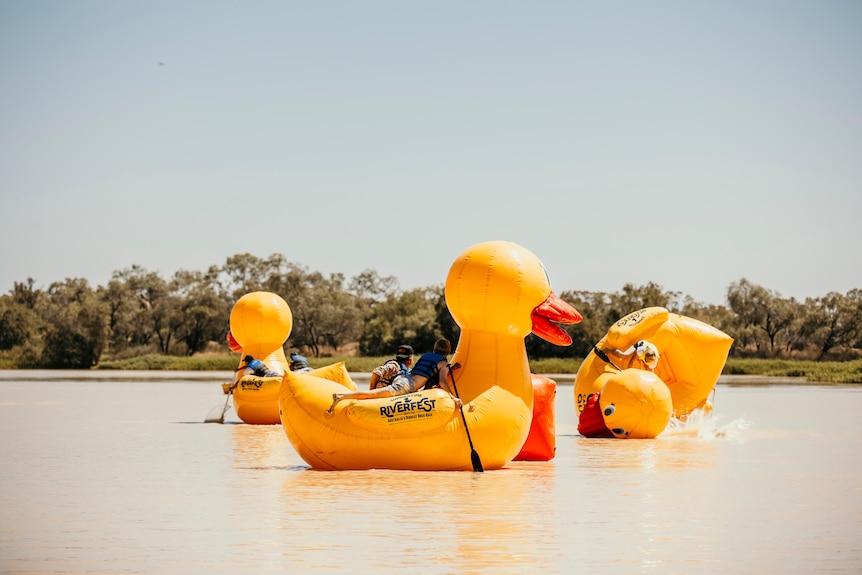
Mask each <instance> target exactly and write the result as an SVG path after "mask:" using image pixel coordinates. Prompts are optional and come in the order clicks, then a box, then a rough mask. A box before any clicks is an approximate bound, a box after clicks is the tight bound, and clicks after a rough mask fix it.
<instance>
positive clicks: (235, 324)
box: [226, 291, 356, 425]
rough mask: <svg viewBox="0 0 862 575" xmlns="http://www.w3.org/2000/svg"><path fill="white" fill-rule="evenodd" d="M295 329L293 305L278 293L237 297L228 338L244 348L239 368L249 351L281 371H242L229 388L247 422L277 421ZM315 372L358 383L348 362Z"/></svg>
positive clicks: (345, 383)
mask: <svg viewBox="0 0 862 575" xmlns="http://www.w3.org/2000/svg"><path fill="white" fill-rule="evenodd" d="M292 329H293V314H292V313H291V311H290V306H288V305H287V302H286V301H284V299H283V298H282V297H281V296H279V295H278V294H275V293H272V292H265V291H256V292H251V293H247V294H245V295H244V296H242V297H241V298H239V299H238V300H237V302H236V303H235V304H234V306H233V309H232V310H231V312H230V332H229V336H228V340H229V341H230V339H233V341H232V342H231V349H232V350H233V351H239V352H240V354H241V355H240V363H239V369H240V370H241V369H243V368H244V367H245V361H244V359H243V358H245V357H246V356H247V355H250V356H252V357H253V358H255V359H260V360H262V361H263V363H264V364H266V367H267V368H268V369H269V371H270V372H272V373H274V374H277V375H265V376H259V375H254V374H253V373H249V374H245V375H241V377H240V378H239V380H238V381H237V382H236V385H235V386H233V387H232V388H229V389H228V390H226V392H227V393H233V406H234V411H236V414H237V416H238V417H239V418H240V419H241V420H242V421H243V422H245V423H250V424H255V425H277V424H278V423H279V422H280V421H281V419H280V417H279V413H278V392H279V389H280V388H281V380H282V378H283V374H284V373H285V372H288V371H289V370H290V368H289V364H288V361H287V358H285V356H284V342H285V341H287V338H288V337H289V336H290V331H291V330H292ZM309 373H311V374H312V375H316V376H318V377H322V378H326V379H329V380H332V381H335V382H338V383H340V384H341V385H343V386H344V387H347V388H349V389H356V384H355V383H354V382H353V380H352V379H351V378H350V375H349V374H348V373H347V369H346V368H345V367H344V362H338V363H334V364H332V365H328V366H325V367H321V368H318V369H315V370H314V371H311V372H309Z"/></svg>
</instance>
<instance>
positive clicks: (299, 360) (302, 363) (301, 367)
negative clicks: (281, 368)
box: [290, 352, 314, 373]
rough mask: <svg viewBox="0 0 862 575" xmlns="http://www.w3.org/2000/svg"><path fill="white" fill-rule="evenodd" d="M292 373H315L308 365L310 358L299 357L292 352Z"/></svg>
mask: <svg viewBox="0 0 862 575" xmlns="http://www.w3.org/2000/svg"><path fill="white" fill-rule="evenodd" d="M290 371H295V372H297V373H304V372H308V371H314V370H313V369H312V368H311V367H310V366H309V365H308V358H306V357H304V356H301V355H299V354H298V353H296V352H291V354H290Z"/></svg>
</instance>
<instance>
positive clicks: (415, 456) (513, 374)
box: [279, 242, 581, 470]
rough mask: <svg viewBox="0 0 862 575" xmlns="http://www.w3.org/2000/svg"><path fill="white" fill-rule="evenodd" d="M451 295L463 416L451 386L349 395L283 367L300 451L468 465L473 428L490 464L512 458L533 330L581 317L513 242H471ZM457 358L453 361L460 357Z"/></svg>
mask: <svg viewBox="0 0 862 575" xmlns="http://www.w3.org/2000/svg"><path fill="white" fill-rule="evenodd" d="M446 303H447V305H448V306H449V310H450V311H451V312H452V316H453V317H454V319H455V321H456V322H457V323H458V325H459V326H460V327H461V339H460V341H459V342H458V346H457V349H456V350H455V354H454V357H453V362H454V363H460V364H461V368H460V369H455V370H453V374H454V377H455V379H456V387H457V390H458V392H459V395H460V397H461V399H462V401H463V402H464V405H463V412H464V420H462V418H461V417H460V413H459V410H458V408H457V407H456V405H455V403H454V401H453V400H452V398H451V397H450V396H449V394H447V393H446V392H444V391H442V390H439V389H433V390H427V391H419V392H416V393H411V394H407V395H400V396H394V397H388V398H384V399H369V400H344V401H342V402H340V403H339V404H338V405H337V406H336V407H335V409H334V413H333V414H332V416H331V417H327V416H326V415H325V414H324V412H325V411H326V410H327V408H328V407H329V406H330V404H331V403H332V394H333V393H339V392H343V391H344V387H343V386H341V385H339V384H337V383H335V382H331V381H326V380H324V379H321V378H319V377H314V376H313V375H311V374H302V373H290V372H288V373H286V374H285V377H284V379H283V381H282V384H281V391H280V395H279V405H280V407H281V421H282V426H283V427H284V430H285V433H286V434H287V437H288V439H289V440H290V443H291V445H293V447H294V448H295V449H296V451H297V453H298V454H299V455H300V457H302V458H303V460H305V461H306V462H307V463H308V464H309V465H311V466H312V467H314V468H317V469H371V468H385V469H414V470H470V469H473V466H472V462H471V458H470V455H471V449H470V445H469V442H468V439H467V430H465V429H464V421H466V423H467V427H468V430H469V433H470V436H471V438H472V442H473V445H474V448H475V450H476V451H477V452H478V454H479V456H480V457H481V460H482V463H483V467H484V469H486V470H491V469H499V468H500V467H503V466H504V465H506V464H507V463H508V462H509V461H511V460H512V459H513V458H514V457H515V455H517V454H518V451H519V450H520V449H521V446H522V445H523V444H524V441H525V440H526V438H527V434H528V433H529V430H530V422H531V416H532V401H533V385H532V378H531V375H530V370H529V365H528V360H527V352H526V349H525V347H524V338H525V337H526V336H527V334H529V333H530V332H531V331H532V332H533V333H536V334H537V335H540V336H541V337H543V338H545V339H547V340H548V341H551V342H552V343H556V344H558V345H569V344H570V343H571V338H570V337H569V335H568V334H567V333H566V332H565V331H564V330H563V329H562V328H560V327H559V326H558V325H556V324H558V323H562V324H574V323H577V322H579V321H581V315H580V314H579V313H578V312H577V311H576V310H575V309H574V308H572V307H571V306H569V305H568V304H567V303H565V302H564V301H562V300H561V299H559V298H558V297H557V296H556V295H554V294H553V292H552V291H551V286H550V283H549V281H548V276H547V274H546V272H545V269H544V267H543V266H542V264H541V262H540V261H539V259H538V258H537V257H536V256H535V255H533V254H532V253H531V252H529V251H528V250H526V249H524V248H523V247H521V246H519V245H517V244H513V243H511V242H486V243H483V244H478V245H476V246H473V247H472V248H469V249H468V250H467V251H465V252H464V253H463V254H461V255H460V256H459V257H458V258H457V259H456V261H455V263H454V264H453V265H452V267H451V269H450V271H449V276H448V278H447V280H446ZM454 363H453V365H454Z"/></svg>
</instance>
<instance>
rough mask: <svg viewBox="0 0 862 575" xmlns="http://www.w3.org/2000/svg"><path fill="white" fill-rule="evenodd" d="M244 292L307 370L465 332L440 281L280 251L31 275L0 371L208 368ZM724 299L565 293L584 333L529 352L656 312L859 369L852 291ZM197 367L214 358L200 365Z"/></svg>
mask: <svg viewBox="0 0 862 575" xmlns="http://www.w3.org/2000/svg"><path fill="white" fill-rule="evenodd" d="M252 291H269V292H273V293H276V294H278V295H280V296H281V297H283V298H284V299H285V301H286V302H287V303H288V304H289V306H290V308H291V311H292V312H293V329H292V331H291V334H290V339H289V340H288V341H287V342H286V343H285V351H286V352H289V351H292V350H298V351H300V352H301V353H302V354H303V355H305V356H307V357H309V358H310V359H311V360H312V364H314V363H315V362H317V360H327V359H328V358H334V357H339V356H343V357H346V358H350V359H349V361H356V362H360V361H363V360H362V358H379V357H384V356H388V355H389V354H391V353H392V352H393V350H394V349H395V347H396V346H397V345H399V344H401V343H410V344H412V345H413V347H414V348H415V349H416V350H417V352H420V353H421V351H424V350H430V349H431V347H432V346H433V343H434V341H435V340H436V339H437V338H438V337H446V338H448V339H449V340H451V341H452V342H457V341H458V336H459V333H460V329H459V327H458V326H457V325H456V324H455V322H454V321H453V319H452V316H451V315H450V313H449V310H448V308H447V307H446V300H445V293H444V286H443V285H442V284H441V285H433V286H428V287H424V288H416V289H411V290H402V289H400V288H399V286H398V281H397V279H396V278H395V277H392V276H388V277H382V276H380V275H378V274H377V272H376V271H374V270H365V271H363V272H362V273H360V274H358V275H356V276H354V277H352V278H350V279H349V280H348V279H347V278H346V277H345V276H344V275H343V274H338V273H334V274H329V275H324V274H322V273H320V272H316V271H312V270H309V269H308V268H306V267H304V266H300V265H298V264H295V263H292V262H290V261H288V260H287V259H286V258H285V256H283V255H281V254H273V255H271V256H270V257H268V258H266V259H261V258H258V257H256V256H252V255H250V254H238V255H235V256H232V257H230V258H228V259H227V260H226V261H225V263H224V264H223V265H220V266H211V267H210V268H209V269H207V270H206V271H182V270H181V271H179V272H177V273H176V274H174V275H173V276H172V277H171V278H167V279H166V278H162V277H161V276H160V275H159V274H158V273H156V272H151V271H148V270H146V269H144V268H141V267H140V266H136V265H133V266H132V267H130V268H127V269H123V270H118V271H116V272H114V274H113V276H112V278H111V280H110V281H109V282H108V283H107V284H106V285H104V286H96V287H92V286H90V285H89V283H88V282H87V280H85V279H82V278H67V279H66V280H65V281H62V282H55V283H52V284H51V285H49V286H48V287H47V288H42V287H38V286H37V285H36V282H35V281H34V280H33V279H32V278H28V279H27V280H26V281H22V282H15V283H14V285H13V288H12V289H11V290H10V291H9V293H7V294H3V295H0V368H4V369H19V368H25V369H26V368H30V369H90V368H92V367H95V366H99V367H102V368H108V367H112V366H116V365H126V362H133V363H135V362H136V364H138V365H149V366H159V365H162V364H169V363H172V362H174V361H175V360H174V359H170V358H177V361H178V360H179V359H180V358H183V359H184V360H185V361H187V365H189V366H203V365H207V364H206V361H216V360H215V359H212V358H214V357H215V356H216V355H218V354H220V353H225V354H226V353H227V349H228V348H227V344H226V341H225V336H226V334H227V331H228V328H229V320H230V311H231V308H232V307H233V304H234V303H235V302H236V301H237V300H238V299H239V298H240V297H241V296H243V295H245V294H246V293H249V292H252ZM726 294H727V298H726V302H725V304H724V305H712V304H702V303H699V302H697V301H695V300H693V299H692V298H691V297H689V296H685V295H683V294H681V293H679V292H675V291H668V290H665V289H664V288H662V287H661V286H659V285H657V284H654V283H652V282H650V283H647V284H646V285H642V286H636V285H633V284H626V285H624V286H623V287H622V289H621V290H620V291H618V292H612V293H606V292H587V291H572V290H568V291H566V290H564V291H561V292H559V295H560V297H562V299H564V300H566V301H567V302H568V303H570V304H572V305H573V306H574V307H575V308H577V309H578V310H579V311H580V312H581V313H582V314H583V316H584V321H583V322H581V323H579V324H577V325H574V326H565V330H566V331H567V332H568V333H569V334H570V335H571V337H572V340H573V343H572V345H571V346H569V347H566V348H560V347H557V346H554V345H552V344H550V343H547V342H545V341H543V340H541V339H539V338H537V337H535V336H532V335H530V336H527V338H526V340H525V345H526V348H527V352H528V355H529V357H530V359H531V362H534V363H535V364H536V365H538V363H536V362H547V365H548V368H547V371H548V372H552V373H565V372H566V370H567V369H571V367H570V365H571V364H572V363H577V362H578V361H579V360H580V358H583V357H584V356H586V354H587V353H588V352H589V351H590V349H591V348H592V346H593V344H594V343H595V342H597V341H598V340H599V339H601V338H602V337H603V336H604V335H605V333H606V332H607V330H608V328H609V327H610V326H611V325H612V324H613V323H614V322H616V321H617V320H618V319H619V318H621V317H623V316H625V315H627V314H628V313H630V312H632V311H635V310H638V309H642V308H645V307H651V306H661V307H664V308H667V309H668V310H669V311H671V312H674V313H679V314H682V315H686V316H689V317H693V318H696V319H699V320H701V321H704V322H706V323H708V324H710V325H713V326H715V327H717V328H718V329H720V330H722V331H724V332H725V333H727V334H728V335H730V336H731V337H733V338H734V344H733V346H732V347H731V350H730V358H731V359H734V360H735V359H772V360H800V361H812V362H818V363H819V362H825V361H830V362H849V361H852V360H859V359H860V358H862V290H860V289H853V290H850V291H849V292H847V293H846V294H841V293H838V292H828V293H826V294H825V295H823V296H821V297H816V298H806V299H805V301H798V300H796V299H794V298H784V297H782V296H781V295H780V294H779V293H777V292H775V291H772V290H770V289H767V288H764V287H761V286H758V285H756V284H753V283H751V282H749V281H748V280H746V279H744V278H743V279H740V280H739V281H736V282H733V283H731V284H730V285H729V286H728V287H727V292H726ZM213 354H215V355H213ZM162 356H163V357H164V359H157V358H159V357H162ZM200 357H208V358H211V359H209V360H203V359H196V358H200ZM317 363H319V362H317ZM556 365H559V367H555V366H556ZM729 365H730V363H729ZM230 368H231V369H232V367H230ZM135 369H137V368H135ZM146 369H161V368H160V367H148V368H146ZM188 369H198V368H196V367H189V368H188ZM201 369H203V368H202V367H201Z"/></svg>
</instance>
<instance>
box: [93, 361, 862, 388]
mask: <svg viewBox="0 0 862 575" xmlns="http://www.w3.org/2000/svg"><path fill="white" fill-rule="evenodd" d="M387 359H389V357H321V358H309V363H310V364H311V367H323V366H325V365H329V364H331V363H334V362H336V361H344V362H345V364H346V366H347V369H348V371H351V372H369V371H371V370H372V369H374V368H375V367H376V366H378V365H380V364H381V363H383V362H384V361H386V360H387ZM237 365H238V359H237V356H236V355H235V354H224V355H206V356H195V357H172V356H165V355H144V356H140V357H136V358H131V359H124V360H121V361H106V362H103V363H102V364H100V365H99V366H98V367H97V369H103V370H107V369H118V370H169V371H229V370H233V369H235V368H236V367H237ZM580 365H581V361H580V360H579V359H570V358H554V359H541V360H534V361H531V362H530V369H531V370H532V371H533V372H534V373H572V374H574V373H577V371H578V368H579V367H580ZM722 373H724V374H725V375H766V376H772V377H804V378H806V379H807V380H808V381H809V382H812V383H862V360H856V361H848V362H838V361H823V362H816V361H791V360H778V359H735V358H731V359H728V360H727V364H726V365H725V366H724V371H723V372H722Z"/></svg>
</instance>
